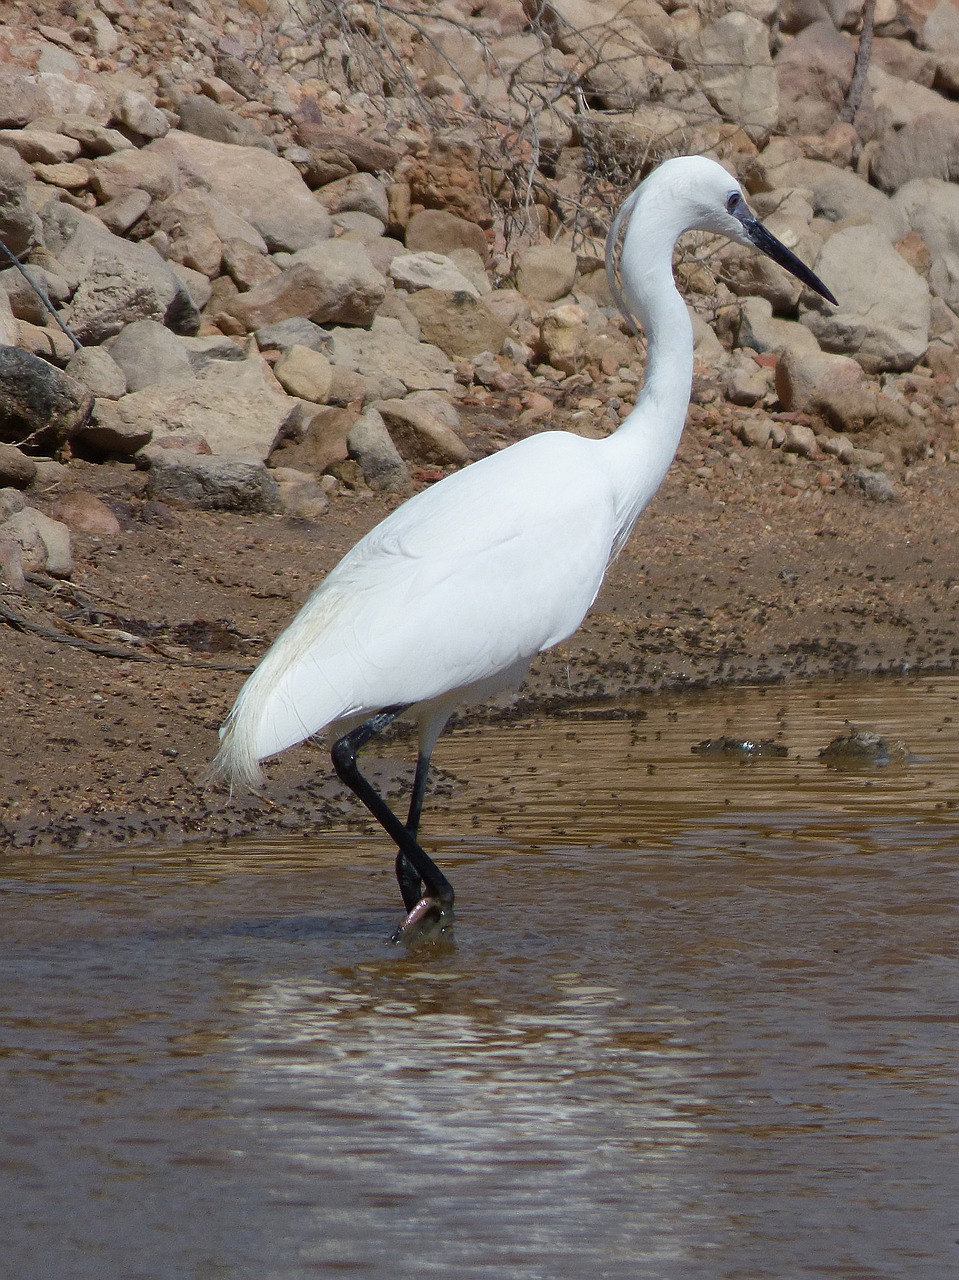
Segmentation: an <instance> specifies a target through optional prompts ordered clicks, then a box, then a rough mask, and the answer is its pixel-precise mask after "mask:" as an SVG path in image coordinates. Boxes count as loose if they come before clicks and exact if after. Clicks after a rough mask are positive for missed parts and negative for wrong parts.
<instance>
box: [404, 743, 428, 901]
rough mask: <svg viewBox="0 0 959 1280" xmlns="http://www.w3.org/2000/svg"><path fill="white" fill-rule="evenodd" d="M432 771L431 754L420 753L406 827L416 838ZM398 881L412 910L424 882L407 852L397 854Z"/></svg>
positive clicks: (420, 893) (420, 894)
mask: <svg viewBox="0 0 959 1280" xmlns="http://www.w3.org/2000/svg"><path fill="white" fill-rule="evenodd" d="M429 771H430V758H429V756H424V755H422V754H421V755H419V756H417V759H416V776H415V777H414V778H413V792H412V794H411V796H410V812H409V816H408V817H407V819H406V829H407V831H408V832H409V833H410V835H411V836H412V837H413V839H414V840H415V839H416V838H417V836H418V834H419V829H420V816H421V814H422V812H423V798H424V796H425V795H426V779H427V776H428V774H429ZM396 881H397V884H398V885H399V886H400V893H401V894H402V895H403V905H404V906H405V907H406V909H407V911H412V910H413V908H414V907H415V906H416V904H417V903H418V902H419V900H420V897H421V896H422V892H423V890H422V882H421V880H420V877H419V876H418V875H417V872H416V869H415V867H414V866H413V864H412V863H411V862H410V860H409V858H407V856H406V854H405V853H402V852H400V853H398V854H397V855H396Z"/></svg>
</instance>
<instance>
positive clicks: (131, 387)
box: [105, 320, 194, 399]
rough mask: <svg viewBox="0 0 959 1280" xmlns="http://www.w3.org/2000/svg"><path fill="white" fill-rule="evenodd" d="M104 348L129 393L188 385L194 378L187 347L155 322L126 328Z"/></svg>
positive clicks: (135, 323)
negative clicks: (147, 388) (120, 374)
mask: <svg viewBox="0 0 959 1280" xmlns="http://www.w3.org/2000/svg"><path fill="white" fill-rule="evenodd" d="M105 348H106V350H107V351H108V352H109V354H110V357H111V359H112V360H113V361H114V362H115V363H116V364H117V365H118V366H119V368H120V370H121V371H122V373H123V376H124V378H125V379H126V388H125V390H126V391H142V390H143V388H144V387H154V386H161V385H163V384H165V383H171V382H188V381H190V380H191V379H192V378H193V376H194V373H193V365H192V363H191V361H190V356H189V354H188V352H187V350H186V348H185V347H183V346H182V345H181V343H180V342H179V340H178V339H177V337H176V336H175V335H174V334H172V333H171V332H170V330H169V329H167V328H165V327H164V326H163V325H162V324H158V323H157V321H156V320H136V321H134V323H133V324H128V325H124V327H123V328H122V329H121V330H120V332H119V333H118V334H117V335H116V337H114V338H111V339H110V340H109V341H108V342H107V343H105ZM114 398H115V399H118V398H119V397H114Z"/></svg>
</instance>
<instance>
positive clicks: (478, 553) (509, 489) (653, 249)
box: [215, 157, 831, 920]
mask: <svg viewBox="0 0 959 1280" xmlns="http://www.w3.org/2000/svg"><path fill="white" fill-rule="evenodd" d="M622 225H625V233H624V235H623V244H622V253H621V256H620V263H619V273H620V280H621V286H620V284H619V283H618V282H617V281H616V280H615V272H614V271H613V269H612V258H613V250H614V246H615V241H616V238H617V235H618V232H619V230H620V227H621V226H622ZM694 229H697V230H703V231H711V232H716V233H719V234H722V235H725V236H727V237H729V238H730V239H733V240H737V241H740V242H742V243H745V244H753V245H755V246H756V247H758V248H760V249H762V250H763V251H764V252H766V253H767V254H769V256H771V257H773V258H775V259H776V260H777V261H779V262H781V263H782V264H783V265H784V266H786V267H787V268H788V269H789V270H790V271H792V272H793V273H794V274H795V275H797V276H799V277H800V279H802V280H803V281H804V282H805V283H807V284H809V285H811V286H812V287H813V288H816V289H817V290H818V291H819V292H820V293H822V294H823V295H824V296H826V297H829V298H831V295H830V294H829V292H828V290H826V289H825V286H823V285H822V284H821V282H820V281H818V280H817V279H816V277H815V276H813V275H812V273H811V272H810V271H809V270H808V268H806V267H804V266H803V265H802V264H801V263H800V262H799V261H798V260H797V259H796V258H794V257H793V255H792V254H790V253H789V251H788V250H786V249H785V248H784V247H783V246H782V245H781V244H780V243H779V242H778V241H777V240H775V239H774V238H773V237H772V236H771V235H770V234H769V233H768V232H767V231H766V230H765V228H763V227H762V226H761V224H760V223H758V222H757V221H756V220H755V219H754V218H753V217H752V215H751V214H750V213H749V210H748V208H747V206H746V204H745V201H744V200H743V196H742V192H741V191H740V188H739V186H738V184H737V183H736V182H735V180H734V179H733V178H731V177H730V176H729V174H728V173H727V172H726V171H725V170H724V169H723V168H722V167H721V166H720V165H718V164H716V163H715V162H714V161H711V160H707V159H704V158H700V157H684V158H680V159H676V160H671V161H667V162H666V163H665V164H663V165H661V166H660V167H659V168H658V169H657V170H655V171H654V172H653V174H652V175H651V176H650V177H649V178H647V179H646V181H645V182H643V183H642V185H641V186H640V187H638V188H637V189H636V191H634V192H633V194H632V195H631V196H630V198H629V199H628V200H627V201H626V203H625V204H624V206H623V208H622V210H621V212H620V214H619V216H618V217H617V219H616V221H615V223H614V225H613V229H612V231H611V233H610V240H609V250H608V254H607V268H608V270H609V271H610V276H611V282H612V283H613V287H614V292H615V293H616V296H617V299H618V300H619V301H620V305H621V306H622V307H623V309H624V311H626V312H627V314H631V315H634V316H636V317H637V318H638V319H639V321H640V322H641V323H642V325H643V327H644V329H645V331H646V336H647V339H648V344H649V350H648V357H647V368H646V381H645V384H644V386H643V390H642V393H641V395H640V397H639V400H638V402H637V404H636V407H635V408H634V409H633V411H632V412H631V413H630V414H629V416H628V417H627V418H626V419H625V420H624V421H623V423H622V424H621V425H620V427H619V428H618V429H617V431H616V432H615V433H614V434H613V435H612V436H610V437H609V438H608V439H604V440H586V439H583V438H581V437H578V436H574V435H571V434H569V433H567V432H560V431H556V432H546V433H543V434H540V435H536V436H533V437H530V438H529V439H526V440H522V441H520V442H519V443H517V444H514V445H512V446H510V447H509V448H508V449H504V450H502V451H501V452H500V453H497V454H494V455H492V456H490V457H488V458H484V459H483V460H482V461H480V462H476V463H474V464H472V465H471V466H468V467H466V468H465V469H464V470H462V471H460V472H458V473H456V474H455V475H452V476H449V477H447V478H446V479H444V480H443V481H441V482H440V483H439V484H436V485H434V486H432V487H431V488H429V489H426V490H424V491H423V492H421V493H419V494H417V495H416V496H415V497H413V498H411V499H410V500H409V501H408V502H406V503H404V505H403V506H401V507H399V508H398V509H397V510H396V511H394V512H393V513H392V514H391V515H390V516H388V517H387V518H386V519H385V520H383V521H382V523H381V524H379V525H377V526H376V528H374V529H373V530H372V531H371V532H370V533H368V534H367V535H366V536H365V537H364V538H362V539H361V540H360V541H359V542H358V543H357V544H356V546H355V547H353V549H352V550H351V551H350V552H348V553H347V555H346V556H345V557H344V558H343V559H342V560H341V561H340V563H339V564H338V565H337V566H336V568H335V569H333V570H332V572H331V573H330V574H329V575H328V576H327V578H326V579H325V580H324V581H323V583H321V585H320V586H319V587H318V588H317V589H316V591H315V592H314V593H313V595H312V596H311V597H310V599H309V600H308V601H307V602H306V604H305V605H304V606H303V608H302V609H301V610H300V612H299V614H298V615H297V616H296V618H295V619H294V620H293V622H292V623H291V624H290V626H289V627H288V628H287V629H286V630H285V631H284V632H283V633H282V634H281V635H280V636H279V638H278V639H277V640H276V642H275V643H274V645H273V647H272V648H271V649H270V650H269V652H268V653H267V654H266V656H265V657H264V658H263V660H262V662H261V663H260V665H259V666H258V667H257V669H256V670H255V671H254V673H253V674H252V675H251V676H250V678H249V680H248V681H247V683H246V684H245V686H244V687H243V689H242V691H241V693H240V696H239V697H238V699H237V701H236V705H235V706H234V708H233V710H232V711H231V713H230V715H229V718H228V719H227V721H226V724H225V725H224V727H223V729H222V731H221V736H222V741H221V745H220V750H219V753H218V755H217V757H216V761H215V768H216V770H217V771H218V772H219V773H220V774H221V775H223V776H224V777H226V778H228V779H229V780H230V781H231V782H243V783H248V784H252V783H255V782H256V781H257V779H258V777H259V768H258V765H259V761H261V760H263V759H265V758H266V757H268V756H271V755H274V754H276V753H277V752H279V751H282V750H284V749H285V748H286V747H289V746H292V745H294V744H295V743H297V742H301V741H303V740H304V739H305V738H308V737H312V736H313V735H315V734H318V733H320V732H322V731H323V730H326V729H329V728H331V727H332V728H333V729H334V730H340V731H341V732H346V731H347V730H349V729H351V727H352V726H355V725H358V724H362V723H363V722H365V721H368V720H369V719H370V718H371V717H373V716H374V715H376V714H377V713H379V712H382V711H384V709H389V710H390V712H391V714H390V715H389V716H387V717H383V720H384V722H385V721H386V720H388V719H391V718H392V717H393V714H395V713H397V709H402V710H403V711H406V713H407V714H409V715H411V716H412V717H414V718H415V719H416V721H417V722H418V725H419V739H420V764H421V769H420V770H418V774H417V784H418V790H419V794H418V795H417V794H415V793H414V807H413V809H412V810H411V816H410V819H409V820H408V822H407V824H405V827H404V826H403V824H401V823H400V822H399V820H398V819H396V818H395V816H394V815H392V814H391V813H390V812H389V811H388V810H386V811H385V812H386V814H388V815H389V818H390V819H392V822H390V821H389V820H388V819H387V818H386V817H385V816H384V814H383V812H382V811H381V809H380V808H379V806H382V808H383V809H384V810H385V805H383V802H382V801H381V800H379V799H378V798H377V807H373V804H372V803H371V800H370V799H369V798H368V796H367V795H365V794H362V793H361V788H360V786H359V784H357V783H356V780H355V778H353V777H351V776H348V773H349V767H348V766H343V765H341V763H339V762H337V770H338V772H340V774H341V776H343V777H344V778H345V779H346V780H347V781H349V782H350V785H351V786H354V789H355V790H357V793H358V794H361V798H363V799H364V802H365V803H367V804H368V805H370V807H371V808H373V811H374V812H375V813H376V816H377V817H379V818H380V821H382V822H384V825H385V826H386V827H387V829H388V830H389V831H390V833H391V835H393V837H394V839H395V840H396V841H397V843H398V845H399V846H400V850H401V852H400V858H399V860H398V874H399V872H400V866H399V864H400V863H402V861H403V860H404V859H408V860H409V862H412V863H413V864H414V866H415V867H416V876H415V877H413V878H414V879H417V878H418V877H419V876H422V877H423V878H424V879H425V880H426V883H427V889H428V890H429V896H428V898H427V899H425V900H424V902H423V903H421V904H420V907H419V908H418V909H417V910H413V911H412V915H413V916H415V917H416V918H417V919H419V918H420V917H421V916H423V915H424V914H432V915H434V916H437V915H438V916H439V917H440V918H441V919H443V920H445V918H446V916H447V915H448V914H449V911H450V909H451V905H452V890H451V889H449V886H448V884H447V882H446V881H445V879H444V878H443V877H442V876H441V875H440V874H439V872H438V871H437V870H436V868H435V867H434V866H433V864H432V862H431V861H430V859H428V858H427V856H426V855H425V853H423V851H422V849H421V848H420V846H419V845H418V844H416V828H417V826H418V819H419V806H420V804H421V803H422V788H423V786H424V785H425V781H426V768H427V767H428V762H429V757H430V754H431V753H432V750H433V747H434V745H435V743H436V739H437V737H438V736H439V734H440V733H441V731H442V729H443V726H444V724H445V723H446V720H447V719H448V717H449V716H450V714H451V713H452V711H453V710H454V709H455V708H456V707H457V705H459V704H461V703H463V702H468V701H473V700H477V699H483V698H486V697H488V696H489V695H490V694H491V693H492V692H495V691H496V690H498V689H502V688H508V687H514V686H515V685H516V684H518V683H519V682H520V681H521V680H522V678H523V676H524V675H525V673H526V671H527V669H528V667H529V664H530V662H531V661H532V659H533V658H534V657H535V656H536V654H538V653H541V652H543V651H544V650H545V649H549V648H550V647H552V646H553V645H555V644H558V643H559V642H560V641H562V640H564V639H566V638H567V637H568V636H570V635H571V634H572V633H573V632H574V631H575V630H576V629H577V627H578V626H579V624H580V623H581V622H582V620H583V618H584V617H585V615H586V612H587V610H588V609H589V607H590V605H591V604H592V602H593V601H594V599H595V598H596V594H597V592H598V591H599V588H600V585H601V583H602V580H603V576H604V574H605V572H606V568H607V565H608V564H609V562H610V560H611V559H612V558H613V557H614V556H615V554H616V553H617V551H618V550H619V548H620V547H621V546H622V545H623V543H624V541H625V540H626V538H627V537H628V535H629V532H630V530H631V529H632V527H633V525H634V523H635V521H636V519H637V517H638V516H639V514H640V513H641V512H642V510H643V508H644V507H645V506H646V505H647V503H648V502H649V500H650V499H651V498H652V496H653V494H654V493H655V492H656V490H657V489H658V488H659V485H660V484H661V482H662V480H663V477H664V476H665V474H666V471H667V469H668V467H669V465H670V463H671V462H672V459H673V457H674V455H675V452H676V448H677V446H678V444H679V438H680V435H681V433H682V429H683V424H684V421H685V416H686V410H687V407H688V403H689V392H690V386H691V379H692V365H693V350H692V329H691V325H690V321H689V315H688V313H687V310H686V306H685V303H684V302H683V300H682V299H681V297H680V295H679V293H678V292H677V290H676V287H675V284H674V282H673V277H672V250H673V246H674V245H675V242H676V239H677V237H678V236H679V235H680V234H681V233H682V232H684V231H688V230H694ZM378 727H380V724H379V722H377V724H376V725H374V726H372V728H371V729H370V731H369V732H372V731H373V729H374V728H378ZM369 732H367V733H366V734H365V735H364V736H363V737H362V738H360V739H357V742H356V749H358V748H359V746H361V745H362V743H363V741H365V740H366V738H367V737H368V736H369ZM347 757H348V758H350V759H352V760H353V762H354V766H355V751H352V754H351V752H350V751H348V752H347ZM334 760H335V761H336V760H337V757H336V756H334ZM354 771H355V770H354ZM355 772H356V777H358V778H360V782H361V783H362V785H363V787H364V788H366V789H367V790H369V787H368V784H367V783H366V782H365V780H364V779H362V778H361V776H360V775H359V774H358V771H355ZM421 775H422V776H421ZM415 791H416V789H415ZM394 824H395V825H394ZM410 841H412V843H410ZM421 860H422V866H420V865H419V864H420V862H421ZM432 872H436V876H437V877H438V881H439V882H441V884H440V889H441V890H443V891H442V892H436V891H435V886H434V885H432V884H431V879H432V874H431V873H432ZM407 875H408V876H410V875H412V873H411V871H410V869H409V867H407ZM417 885H418V879H417ZM443 886H445V890H444V889H443ZM401 887H403V880H402V876H401ZM446 890H448V893H447V892H446ZM411 895H412V890H409V891H408V890H407V889H406V888H404V900H405V901H406V905H407V907H408V908H410V909H411V910H412V908H413V907H414V905H415V904H414V903H413V902H411V901H410V898H411Z"/></svg>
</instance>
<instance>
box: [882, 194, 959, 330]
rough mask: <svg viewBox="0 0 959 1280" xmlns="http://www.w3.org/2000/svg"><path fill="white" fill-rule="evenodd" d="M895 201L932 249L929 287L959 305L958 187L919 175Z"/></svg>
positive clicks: (955, 306) (896, 205) (939, 295)
mask: <svg viewBox="0 0 959 1280" xmlns="http://www.w3.org/2000/svg"><path fill="white" fill-rule="evenodd" d="M893 204H894V206H895V207H896V208H897V209H898V210H900V211H901V212H902V214H903V216H904V217H905V218H906V220H907V222H908V223H909V226H910V227H911V228H912V230H913V231H915V232H918V234H919V235H920V236H922V239H923V241H924V242H925V244H926V246H927V247H928V249H929V252H930V254H931V257H932V261H931V264H930V267H929V276H928V279H929V286H930V288H931V289H932V291H933V292H934V293H935V294H936V295H937V296H938V297H940V298H941V299H942V300H943V301H944V302H945V303H947V304H948V306H950V307H951V308H952V309H953V310H954V311H955V310H956V309H959V190H957V189H956V187H955V186H954V185H953V184H952V183H949V182H943V181H941V180H940V179H937V178H918V179H916V180H915V181H913V182H907V183H906V184H905V185H904V186H903V187H901V188H900V189H899V191H898V192H897V193H896V195H895V196H894V198H893Z"/></svg>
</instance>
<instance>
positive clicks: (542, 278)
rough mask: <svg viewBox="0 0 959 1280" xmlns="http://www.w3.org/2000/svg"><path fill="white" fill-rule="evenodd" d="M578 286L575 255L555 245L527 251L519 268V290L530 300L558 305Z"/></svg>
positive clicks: (520, 259)
mask: <svg viewBox="0 0 959 1280" xmlns="http://www.w3.org/2000/svg"><path fill="white" fill-rule="evenodd" d="M575 282H576V255H575V253H571V252H570V251H569V250H568V249H563V248H561V247H560V246H559V245H555V244H537V245H533V246H532V247H531V248H529V249H525V250H524V251H523V252H522V253H521V254H520V255H519V258H518V260H517V264H516V288H517V289H518V290H519V292H520V293H522V294H523V295H524V296H525V297H527V298H537V299H539V301H541V302H556V301H557V299H559V298H562V297H565V295H566V294H567V293H569V292H570V290H571V289H572V287H573V285H574V284H575Z"/></svg>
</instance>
